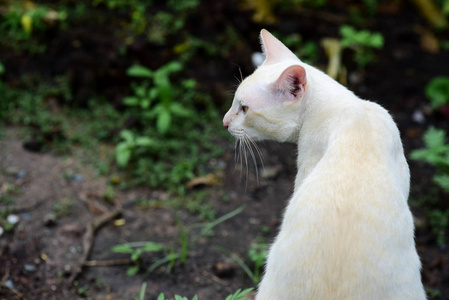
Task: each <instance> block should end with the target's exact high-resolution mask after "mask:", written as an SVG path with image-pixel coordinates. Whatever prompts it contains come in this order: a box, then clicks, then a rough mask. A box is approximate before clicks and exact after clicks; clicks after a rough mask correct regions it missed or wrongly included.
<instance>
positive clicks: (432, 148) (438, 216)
mask: <svg viewBox="0 0 449 300" xmlns="http://www.w3.org/2000/svg"><path fill="white" fill-rule="evenodd" d="M423 140H424V146H425V148H423V149H417V150H414V151H412V152H411V153H410V158H411V159H414V160H422V161H425V162H427V163H429V164H431V165H433V166H434V167H435V168H436V174H435V175H434V176H433V178H432V180H433V182H435V183H436V185H437V186H439V187H440V188H441V190H443V191H445V192H446V193H447V192H449V143H448V144H446V142H445V141H446V132H445V131H444V130H442V129H436V128H434V127H430V128H429V129H428V130H427V131H426V132H425V133H424V136H423ZM436 199H437V198H436V196H429V197H427V198H424V199H423V200H421V204H422V206H423V209H424V211H425V213H426V216H427V219H428V220H429V226H430V228H431V229H432V231H433V233H434V234H435V235H436V238H437V243H438V244H439V245H440V246H443V245H445V242H446V241H445V237H446V232H447V228H448V225H449V223H448V220H449V209H448V208H445V207H441V206H440V205H439V204H438V203H437V202H438V201H436Z"/></svg>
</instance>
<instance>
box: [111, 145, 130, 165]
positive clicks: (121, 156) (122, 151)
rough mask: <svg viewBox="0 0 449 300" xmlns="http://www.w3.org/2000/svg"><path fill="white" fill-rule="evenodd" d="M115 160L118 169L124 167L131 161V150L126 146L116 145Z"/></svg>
mask: <svg viewBox="0 0 449 300" xmlns="http://www.w3.org/2000/svg"><path fill="white" fill-rule="evenodd" d="M115 159H116V161H117V164H118V166H119V167H122V168H123V167H126V166H127V165H128V163H129V160H130V159H131V149H130V148H129V147H128V145H126V144H123V143H121V144H118V145H117V147H116V148H115Z"/></svg>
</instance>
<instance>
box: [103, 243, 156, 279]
mask: <svg viewBox="0 0 449 300" xmlns="http://www.w3.org/2000/svg"><path fill="white" fill-rule="evenodd" d="M163 250H164V246H163V245H162V244H159V243H155V242H135V243H126V244H120V245H116V246H114V247H112V249H111V251H113V252H116V253H128V254H130V255H131V256H130V259H131V262H132V263H133V264H134V265H133V266H131V267H129V268H128V270H127V271H126V274H127V275H128V276H133V275H136V274H137V272H139V270H140V265H141V261H142V254H143V253H145V252H160V251H163Z"/></svg>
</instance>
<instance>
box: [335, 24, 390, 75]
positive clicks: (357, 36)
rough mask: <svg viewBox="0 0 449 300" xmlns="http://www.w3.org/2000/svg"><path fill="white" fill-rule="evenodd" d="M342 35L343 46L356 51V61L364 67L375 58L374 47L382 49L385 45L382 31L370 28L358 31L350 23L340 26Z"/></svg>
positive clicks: (360, 66)
mask: <svg viewBox="0 0 449 300" xmlns="http://www.w3.org/2000/svg"><path fill="white" fill-rule="evenodd" d="M340 35H341V46H342V47H343V48H349V49H352V50H353V51H354V61H355V62H356V63H357V65H358V66H359V68H362V69H363V68H364V67H365V66H366V65H367V64H369V63H370V62H371V61H373V60H374V58H375V55H374V51H373V49H380V48H382V47H383V45H384V38H383V36H382V34H381V33H379V32H370V31H368V30H361V31H357V30H356V29H354V28H353V27H351V26H349V25H343V26H341V27H340Z"/></svg>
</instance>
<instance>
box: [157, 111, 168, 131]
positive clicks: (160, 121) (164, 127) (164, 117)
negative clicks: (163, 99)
mask: <svg viewBox="0 0 449 300" xmlns="http://www.w3.org/2000/svg"><path fill="white" fill-rule="evenodd" d="M170 123H171V115H170V112H169V111H167V110H165V109H164V110H161V112H160V113H159V115H158V116H157V124H156V126H157V131H158V132H159V133H160V134H165V133H167V131H168V129H169V128H170Z"/></svg>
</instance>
